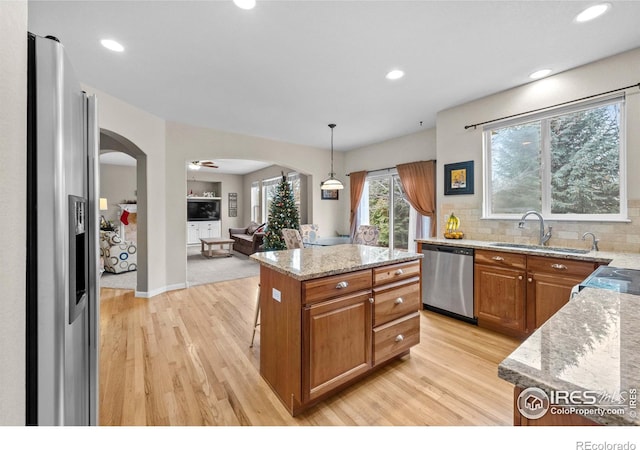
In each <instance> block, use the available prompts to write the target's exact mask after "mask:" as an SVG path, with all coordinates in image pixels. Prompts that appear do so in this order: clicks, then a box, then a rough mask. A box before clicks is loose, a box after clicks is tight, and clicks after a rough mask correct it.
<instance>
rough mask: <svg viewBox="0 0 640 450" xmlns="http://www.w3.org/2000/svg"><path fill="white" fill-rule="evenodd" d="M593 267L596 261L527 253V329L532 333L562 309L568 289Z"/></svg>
mask: <svg viewBox="0 0 640 450" xmlns="http://www.w3.org/2000/svg"><path fill="white" fill-rule="evenodd" d="M595 269H596V264H595V263H592V262H587V261H576V260H571V259H562V258H549V257H540V256H528V257H527V300H528V302H527V307H528V309H527V330H528V332H529V333H533V332H534V331H535V330H536V329H537V328H539V327H540V326H542V324H543V323H545V322H546V321H547V320H548V319H549V318H550V317H551V316H552V315H554V314H555V313H556V312H557V311H558V310H559V309H560V308H562V307H563V306H564V305H565V304H566V303H567V302H568V301H569V298H570V297H571V289H572V288H573V287H574V286H575V285H576V284H579V283H580V282H581V281H583V280H584V279H585V278H586V277H587V276H589V274H591V273H592V272H593V271H594V270H595ZM529 299H531V300H529Z"/></svg>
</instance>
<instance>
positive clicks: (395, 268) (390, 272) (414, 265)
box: [373, 261, 420, 286]
mask: <svg viewBox="0 0 640 450" xmlns="http://www.w3.org/2000/svg"><path fill="white" fill-rule="evenodd" d="M418 275H420V261H409V262H406V263H399V264H391V265H389V266H384V267H377V268H375V269H373V285H374V286H379V285H381V284H385V283H391V282H393V281H397V280H403V279H405V278H410V277H416V276H418Z"/></svg>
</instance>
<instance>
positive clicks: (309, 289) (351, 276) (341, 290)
mask: <svg viewBox="0 0 640 450" xmlns="http://www.w3.org/2000/svg"><path fill="white" fill-rule="evenodd" d="M370 289H371V270H370V269H367V270H359V271H357V272H348V273H343V274H340V275H332V276H330V277H324V278H317V279H315V280H309V281H304V282H303V283H302V294H303V296H302V298H303V299H304V304H305V305H310V304H312V303H317V302H321V301H324V300H327V299H330V298H335V297H339V296H342V295H345V294H350V293H352V292H357V291H362V290H370Z"/></svg>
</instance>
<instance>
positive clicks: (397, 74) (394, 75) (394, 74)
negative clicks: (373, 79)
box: [386, 69, 404, 80]
mask: <svg viewBox="0 0 640 450" xmlns="http://www.w3.org/2000/svg"><path fill="white" fill-rule="evenodd" d="M403 76H404V72H403V71H402V70H398V69H395V70H392V71H391V72H389V73H388V74H387V75H386V78H387V80H398V79H400V78H402V77H403Z"/></svg>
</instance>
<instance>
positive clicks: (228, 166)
mask: <svg viewBox="0 0 640 450" xmlns="http://www.w3.org/2000/svg"><path fill="white" fill-rule="evenodd" d="M214 162H215V163H216V165H217V166H218V167H217V168H211V167H200V169H197V170H192V169H189V167H188V166H189V165H188V161H186V162H185V166H186V167H187V172H188V173H190V174H196V173H198V172H204V173H206V172H211V173H226V174H231V175H244V174H247V173H251V172H255V171H256V170H260V169H264V168H265V167H269V166H271V163H267V162H263V161H251V160H246V159H216V160H215V161H214ZM100 164H111V165H115V166H135V165H136V160H135V158H133V157H131V156H129V155H127V154H126V153H122V152H118V151H106V152H101V153H100Z"/></svg>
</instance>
